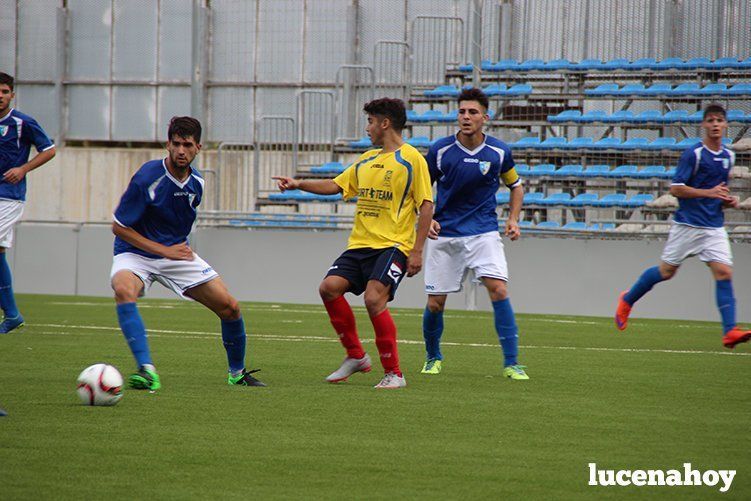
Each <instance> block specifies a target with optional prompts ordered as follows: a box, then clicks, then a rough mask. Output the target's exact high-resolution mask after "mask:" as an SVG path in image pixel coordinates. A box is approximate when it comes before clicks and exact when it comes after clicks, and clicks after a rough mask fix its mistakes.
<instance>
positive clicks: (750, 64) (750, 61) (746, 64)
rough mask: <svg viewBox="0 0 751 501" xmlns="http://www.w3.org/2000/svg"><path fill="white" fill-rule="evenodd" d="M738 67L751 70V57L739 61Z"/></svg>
mask: <svg viewBox="0 0 751 501" xmlns="http://www.w3.org/2000/svg"><path fill="white" fill-rule="evenodd" d="M738 68H739V69H742V70H751V57H747V58H746V59H744V60H743V61H741V62H739V63H738Z"/></svg>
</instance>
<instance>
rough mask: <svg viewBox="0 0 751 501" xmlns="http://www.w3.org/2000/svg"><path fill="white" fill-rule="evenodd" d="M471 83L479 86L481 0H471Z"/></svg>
mask: <svg viewBox="0 0 751 501" xmlns="http://www.w3.org/2000/svg"><path fill="white" fill-rule="evenodd" d="M472 28H473V29H472V85H474V86H475V87H478V88H479V87H480V80H481V76H480V65H481V62H482V53H481V45H482V0H472Z"/></svg>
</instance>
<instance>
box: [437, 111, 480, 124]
mask: <svg viewBox="0 0 751 501" xmlns="http://www.w3.org/2000/svg"><path fill="white" fill-rule="evenodd" d="M488 114H489V115H490V118H493V113H492V112H490V111H489V112H488ZM458 118H459V110H451V111H449V112H448V113H446V114H445V115H443V116H442V117H441V118H440V119H439V120H438V121H439V122H456V120H457V119H458Z"/></svg>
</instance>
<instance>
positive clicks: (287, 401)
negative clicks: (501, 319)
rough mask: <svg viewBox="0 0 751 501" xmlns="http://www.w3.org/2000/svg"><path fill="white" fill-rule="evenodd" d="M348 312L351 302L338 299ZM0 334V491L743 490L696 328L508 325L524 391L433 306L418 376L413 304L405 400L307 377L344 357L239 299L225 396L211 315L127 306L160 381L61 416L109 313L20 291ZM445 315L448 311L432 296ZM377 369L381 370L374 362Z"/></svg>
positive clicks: (742, 402)
mask: <svg viewBox="0 0 751 501" xmlns="http://www.w3.org/2000/svg"><path fill="white" fill-rule="evenodd" d="M350 299H351V302H352V303H353V305H356V306H359V305H361V304H362V303H361V300H360V299H359V298H350ZM19 303H20V306H21V309H22V311H23V312H24V315H25V316H26V319H27V322H28V323H27V325H26V327H24V328H23V329H22V331H21V332H20V333H12V334H9V335H6V336H0V408H4V409H5V410H6V411H7V412H8V416H7V417H1V418H0V499H3V500H13V499H91V498H105V497H106V498H109V499H189V498H190V499H230V498H245V499H249V498H255V499H281V498H285V499H289V498H293V499H294V498H308V499H310V498H313V499H344V498H347V499H364V498H378V499H384V498H392V499H415V498H418V497H429V498H436V499H501V498H509V497H512V496H513V497H517V498H526V499H580V498H592V499H601V498H623V497H637V496H638V497H644V496H647V497H672V498H682V499H685V498H690V499H691V498H693V499H705V498H707V497H715V496H716V497H720V496H722V497H723V498H725V499H744V498H745V499H749V498H750V497H751V453H750V452H749V450H750V449H751V448H750V447H749V445H751V443H750V442H751V441H750V440H749V432H748V426H749V411H751V390H750V386H749V375H751V370H750V369H751V356H749V355H751V349H750V348H751V347H750V346H748V345H741V346H739V347H738V348H737V349H736V350H734V351H733V352H729V351H728V350H725V349H724V348H723V347H722V345H721V342H720V333H719V324H718V323H716V322H688V321H681V320H678V321H655V320H639V319H635V320H632V322H631V325H630V327H629V329H628V330H627V331H626V332H623V333H620V332H618V331H616V329H615V328H614V326H613V325H612V320H611V319H602V318H585V317H561V316H556V317H553V316H543V315H519V318H518V323H519V327H520V353H521V361H522V363H525V364H526V365H527V366H528V373H529V374H530V377H531V378H532V379H531V380H530V381H526V382H514V381H510V380H506V379H503V378H502V377H501V354H500V350H499V348H498V346H497V338H496V336H495V333H494V331H493V327H492V315H491V314H490V313H486V312H460V311H447V313H446V320H445V324H446V329H445V332H444V337H443V341H444V347H443V352H444V357H445V360H444V371H443V373H442V374H441V375H440V376H423V375H420V374H419V370H420V368H421V365H422V362H423V356H424V355H423V353H424V352H423V345H422V333H421V322H422V319H421V312H420V311H418V310H409V309H400V308H395V309H394V310H393V313H394V319H395V321H396V323H397V326H398V328H399V337H400V341H401V342H400V346H399V350H400V355H401V366H402V369H403V370H404V372H405V376H406V378H407V382H408V387H407V388H405V389H403V390H397V391H378V390H375V389H373V385H374V384H375V383H377V382H378V380H379V378H380V370H376V366H377V362H376V361H377V351H376V350H375V345H374V343H373V331H372V327H371V325H370V322H369V321H368V320H367V316H366V314H365V311H364V309H363V308H361V307H356V308H355V310H356V315H357V320H358V325H359V327H360V332H361V337H362V338H363V340H364V343H365V347H366V349H367V351H368V352H369V353H370V354H371V356H372V357H373V359H374V362H376V363H375V365H374V371H373V372H371V373H369V374H356V375H354V376H353V377H352V378H350V381H349V382H347V383H344V384H339V385H331V384H327V383H325V382H324V381H323V378H324V377H325V376H326V375H327V374H328V373H329V372H330V371H332V370H333V369H335V368H336V367H337V366H338V364H339V363H340V362H341V359H342V358H343V356H344V355H343V350H342V349H341V347H340V346H339V344H338V341H337V340H336V337H335V335H334V334H333V332H332V329H331V326H330V324H329V322H328V317H327V316H326V314H325V311H324V309H323V307H322V306H302V305H285V304H270V303H269V304H259V303H253V304H244V305H243V307H244V315H245V318H246V322H247V326H248V330H249V333H250V335H249V338H248V354H249V357H248V359H249V361H250V363H249V366H250V367H251V368H261V369H262V372H260V373H259V374H258V376H259V378H260V379H261V380H263V381H264V382H266V383H267V384H268V385H269V387H268V388H239V387H229V386H227V384H226V374H225V370H226V359H225V354H224V349H223V347H222V344H221V338H220V334H219V322H218V320H217V319H216V318H215V317H214V316H213V314H211V313H210V312H209V311H207V310H204V309H203V308H201V307H200V306H199V305H196V304H194V303H191V302H187V301H177V300H174V301H163V300H144V301H143V302H142V303H141V314H142V316H143V318H144V321H145V322H146V325H147V328H148V329H149V336H150V338H149V339H150V344H151V351H152V355H153V357H154V361H155V364H156V366H157V369H158V370H159V373H160V375H161V377H162V384H163V388H162V390H160V391H159V392H157V393H155V394H149V393H143V392H137V391H134V390H126V391H125V395H124V397H123V399H122V401H121V402H120V403H119V404H118V405H117V406H115V407H112V408H97V407H86V406H83V405H81V404H80V403H79V401H78V398H77V396H76V393H75V380H76V377H77V375H78V373H79V372H80V371H81V370H82V369H83V368H84V367H86V366H88V365H90V364H93V363H96V362H108V363H110V364H113V365H115V366H116V367H118V368H119V369H120V371H121V372H122V373H123V374H124V375H127V374H128V373H129V372H130V371H132V369H133V361H132V358H131V355H130V352H129V351H128V348H127V346H126V344H125V342H124V340H123V338H122V335H121V334H120V332H119V330H118V329H117V319H116V315H115V310H114V306H113V303H112V300H110V299H104V298H83V297H62V296H39V295H24V296H20V297H19ZM449 306H450V304H449ZM378 369H380V367H379V368H378ZM589 462H596V463H597V465H598V467H599V468H608V469H616V470H618V469H663V470H668V469H673V468H676V469H681V466H682V464H683V463H684V462H690V463H692V465H693V467H694V468H696V469H699V470H708V469H714V470H717V469H734V470H737V475H736V477H735V480H734V482H733V485H732V487H731V489H730V491H729V492H728V493H726V494H720V493H719V491H718V487H707V486H703V487H673V488H669V487H634V486H631V487H590V486H588V485H587V482H588V467H587V465H588V463H589Z"/></svg>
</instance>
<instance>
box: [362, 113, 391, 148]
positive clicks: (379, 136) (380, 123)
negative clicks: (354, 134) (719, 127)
mask: <svg viewBox="0 0 751 501" xmlns="http://www.w3.org/2000/svg"><path fill="white" fill-rule="evenodd" d="M386 120H388V119H387V118H383V117H377V116H375V115H368V125H366V126H365V132H366V133H367V134H368V137H370V142H371V143H373V146H383V135H384V134H385V131H386V129H387V128H388V123H384V122H385V121H386Z"/></svg>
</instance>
